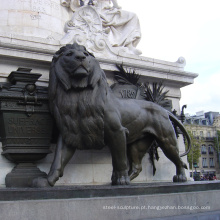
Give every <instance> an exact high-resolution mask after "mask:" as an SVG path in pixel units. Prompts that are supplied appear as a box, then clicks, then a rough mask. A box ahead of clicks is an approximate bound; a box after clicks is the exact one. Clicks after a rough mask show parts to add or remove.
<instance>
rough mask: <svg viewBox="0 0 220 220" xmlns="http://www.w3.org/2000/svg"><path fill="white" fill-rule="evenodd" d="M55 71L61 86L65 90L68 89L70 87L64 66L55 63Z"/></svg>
mask: <svg viewBox="0 0 220 220" xmlns="http://www.w3.org/2000/svg"><path fill="white" fill-rule="evenodd" d="M55 73H56V76H57V78H58V80H59V81H60V82H61V84H62V86H63V88H64V89H65V90H66V91H67V90H69V89H70V88H71V82H70V79H69V76H68V74H67V73H65V71H64V68H62V67H61V65H60V64H59V63H55Z"/></svg>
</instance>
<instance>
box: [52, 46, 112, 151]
mask: <svg viewBox="0 0 220 220" xmlns="http://www.w3.org/2000/svg"><path fill="white" fill-rule="evenodd" d="M73 67H74V68H73ZM100 69H101V68H100V66H99V63H98V62H97V61H96V60H95V59H94V57H93V55H92V54H90V53H89V52H88V51H87V50H86V49H85V47H83V46H80V45H78V44H73V45H66V46H64V47H62V48H61V49H60V50H59V51H57V52H56V54H55V55H54V57H53V60H52V65H51V71H50V80H49V103H50V109H51V112H52V114H53V115H54V118H55V121H56V124H57V127H58V129H59V130H60V132H61V135H62V137H63V140H64V142H65V143H66V144H67V146H70V147H71V146H77V149H80V150H86V149H102V148H103V147H104V146H105V145H104V105H105V101H106V96H107V93H108V85H107V81H106V77H105V74H104V72H103V71H100Z"/></svg>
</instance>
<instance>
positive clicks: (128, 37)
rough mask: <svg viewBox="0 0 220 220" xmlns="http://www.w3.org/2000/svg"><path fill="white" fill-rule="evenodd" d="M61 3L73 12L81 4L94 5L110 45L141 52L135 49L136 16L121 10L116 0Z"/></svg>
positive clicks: (67, 1) (138, 26) (66, 1)
mask: <svg viewBox="0 0 220 220" xmlns="http://www.w3.org/2000/svg"><path fill="white" fill-rule="evenodd" d="M61 4H62V5H63V6H65V7H70V9H71V10H72V11H73V12H75V10H76V9H77V8H79V7H80V6H82V5H87V4H89V5H94V7H95V9H96V10H97V12H98V13H99V15H100V17H101V20H102V27H103V29H104V30H105V32H106V33H107V34H108V40H109V42H110V44H111V46H112V47H113V48H114V47H123V48H127V50H128V52H129V53H132V54H136V55H140V54H141V51H140V50H138V49H136V46H137V45H138V43H139V41H140V39H141V30H140V23H139V20H138V17H137V16H136V14H134V13H132V12H128V11H124V10H121V7H120V6H119V5H118V2H117V0H111V1H110V0H97V1H91V0H84V1H82V0H81V1H79V0H61Z"/></svg>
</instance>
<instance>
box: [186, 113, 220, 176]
mask: <svg viewBox="0 0 220 220" xmlns="http://www.w3.org/2000/svg"><path fill="white" fill-rule="evenodd" d="M219 116H220V115H219V113H218V112H207V113H204V112H197V113H196V115H195V116H189V115H186V118H185V126H186V128H187V130H189V131H191V132H192V135H193V136H194V138H195V139H197V140H198V141H199V143H200V145H201V146H200V147H201V148H200V150H201V157H200V158H199V162H198V164H197V168H196V172H197V173H199V175H200V176H206V177H207V176H213V175H216V176H217V177H219V178H220V175H219V174H220V172H219V156H218V155H219V150H218V148H215V138H216V137H217V130H220V125H219V123H217V122H218V121H220V120H219V119H220V117H219ZM217 120H218V121H217ZM192 172H195V168H194V167H193V166H192V170H191V171H190V174H191V175H192Z"/></svg>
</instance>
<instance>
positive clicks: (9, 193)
mask: <svg viewBox="0 0 220 220" xmlns="http://www.w3.org/2000/svg"><path fill="white" fill-rule="evenodd" d="M213 190H220V181H211V182H210V181H202V182H187V183H171V182H170V183H168V182H166V183H144V184H131V185H128V186H111V185H96V186H94V185H93V186H89V185H88V186H55V187H53V188H39V189H38V188H1V189H0V201H17V200H41V199H75V198H94V197H118V196H140V195H157V194H172V193H186V192H202V191H213Z"/></svg>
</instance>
